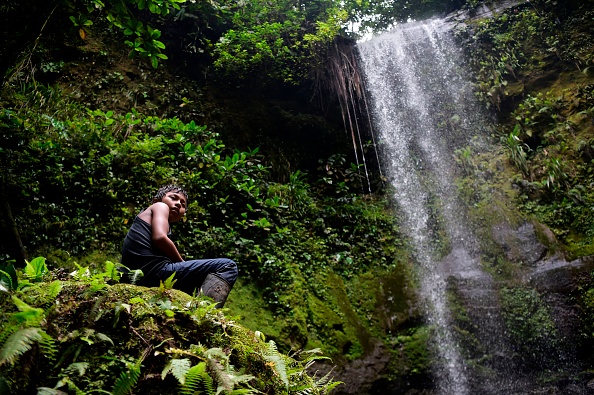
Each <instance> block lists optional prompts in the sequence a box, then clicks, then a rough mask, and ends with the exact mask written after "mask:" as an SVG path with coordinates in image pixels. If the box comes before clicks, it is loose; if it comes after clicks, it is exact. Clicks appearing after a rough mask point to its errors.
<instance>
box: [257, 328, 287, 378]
mask: <svg viewBox="0 0 594 395" xmlns="http://www.w3.org/2000/svg"><path fill="white" fill-rule="evenodd" d="M262 356H263V357H264V359H266V360H267V361H269V362H272V364H273V366H274V372H275V373H276V374H277V375H278V377H279V378H280V379H281V381H282V382H283V383H284V384H285V386H286V387H287V388H288V387H289V378H288V377H287V365H286V363H285V360H284V358H283V356H282V355H281V354H280V353H279V352H278V348H277V347H276V343H275V342H274V341H272V340H270V341H269V342H268V347H267V348H266V351H265V354H264V355H262Z"/></svg>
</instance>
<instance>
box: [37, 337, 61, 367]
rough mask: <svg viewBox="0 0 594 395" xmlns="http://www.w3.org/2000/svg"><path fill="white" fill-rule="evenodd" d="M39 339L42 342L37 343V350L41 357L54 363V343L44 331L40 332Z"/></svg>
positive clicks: (55, 350) (56, 349)
mask: <svg viewBox="0 0 594 395" xmlns="http://www.w3.org/2000/svg"><path fill="white" fill-rule="evenodd" d="M41 338H42V340H41V341H40V342H39V348H40V349H41V352H42V353H43V356H44V357H45V358H47V359H48V360H49V361H50V362H54V361H55V360H56V355H57V354H58V346H56V341H55V340H54V338H53V337H51V336H50V335H48V334H47V333H45V332H44V331H41Z"/></svg>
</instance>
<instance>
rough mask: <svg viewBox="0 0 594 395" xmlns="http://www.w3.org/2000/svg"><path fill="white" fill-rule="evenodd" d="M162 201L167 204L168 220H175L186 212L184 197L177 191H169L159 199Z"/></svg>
mask: <svg viewBox="0 0 594 395" xmlns="http://www.w3.org/2000/svg"><path fill="white" fill-rule="evenodd" d="M161 201H162V202H163V203H165V204H166V205H167V206H169V222H177V221H179V220H180V219H182V217H183V216H184V214H185V213H186V208H187V207H186V205H187V203H188V202H186V197H185V196H184V195H183V194H182V193H179V192H174V191H170V192H167V193H166V194H165V196H163V199H161Z"/></svg>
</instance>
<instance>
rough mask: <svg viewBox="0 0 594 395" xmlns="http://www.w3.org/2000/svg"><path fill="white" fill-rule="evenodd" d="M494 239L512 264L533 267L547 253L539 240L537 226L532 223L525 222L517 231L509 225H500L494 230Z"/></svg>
mask: <svg viewBox="0 0 594 395" xmlns="http://www.w3.org/2000/svg"><path fill="white" fill-rule="evenodd" d="M492 237H493V240H494V241H495V242H496V243H497V244H499V245H500V246H501V247H502V248H503V250H504V253H505V257H506V258H507V259H508V260H510V261H512V262H521V263H524V264H526V265H530V266H532V265H534V264H536V262H538V261H539V260H541V259H542V258H543V257H544V255H545V254H546V252H547V248H546V247H545V246H544V245H543V244H542V243H541V242H540V241H539V240H538V237H537V235H536V228H535V226H534V225H533V224H531V223H530V222H524V223H523V224H522V225H520V226H519V227H518V228H515V229H514V228H513V227H512V226H511V225H510V224H508V223H502V224H498V225H496V226H494V227H493V229H492Z"/></svg>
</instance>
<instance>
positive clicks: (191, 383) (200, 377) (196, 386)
mask: <svg viewBox="0 0 594 395" xmlns="http://www.w3.org/2000/svg"><path fill="white" fill-rule="evenodd" d="M200 387H203V388H204V389H205V390H206V395H215V390H214V387H213V383H212V378H211V377H210V376H209V375H208V373H207V372H206V362H200V363H199V364H198V365H195V366H192V367H191V368H190V370H188V373H187V374H186V383H185V384H184V385H183V386H182V388H181V391H180V393H181V394H182V395H193V394H194V392H196V391H199V390H200Z"/></svg>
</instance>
